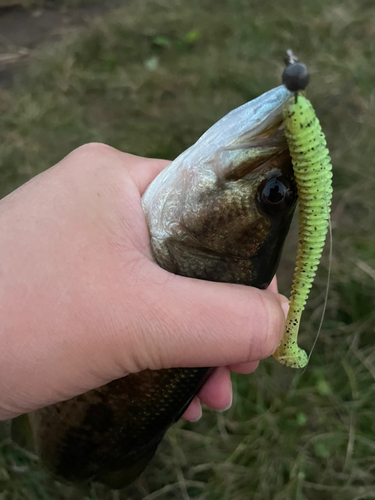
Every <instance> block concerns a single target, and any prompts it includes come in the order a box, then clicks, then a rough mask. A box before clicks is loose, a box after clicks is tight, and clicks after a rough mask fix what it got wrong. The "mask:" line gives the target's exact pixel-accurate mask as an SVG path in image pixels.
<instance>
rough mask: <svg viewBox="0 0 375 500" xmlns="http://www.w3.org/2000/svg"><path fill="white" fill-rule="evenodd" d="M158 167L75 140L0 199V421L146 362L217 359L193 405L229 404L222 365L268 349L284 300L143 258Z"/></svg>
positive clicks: (243, 366)
mask: <svg viewBox="0 0 375 500" xmlns="http://www.w3.org/2000/svg"><path fill="white" fill-rule="evenodd" d="M167 164H168V162H166V161H163V160H150V159H145V158H139V157H136V156H132V155H129V154H125V153H121V152H119V151H117V150H115V149H112V148H110V147H108V146H105V145H101V144H90V145H86V146H83V147H81V148H79V149H77V150H75V151H73V153H71V154H70V155H68V156H67V157H66V158H64V159H63V160H62V161H61V162H60V163H59V164H57V165H56V166H54V167H52V168H51V169H49V170H47V171H46V172H44V173H43V174H40V175H38V176H37V177H35V178H34V179H32V180H31V181H30V182H28V183H27V184H25V185H24V186H22V187H21V188H19V189H18V190H16V191H15V192H13V193H12V194H11V195H9V196H8V197H6V198H4V199H3V200H2V201H1V202H0V227H1V228H2V237H1V241H0V276H1V280H0V317H1V324H0V345H1V354H0V419H7V418H11V417H14V416H16V415H18V414H20V413H25V412H29V411H32V410H35V409H37V408H40V407H43V406H46V405H49V404H52V403H56V402H58V401H63V400H66V399H69V398H71V397H73V396H76V395H78V394H80V393H83V392H86V391H88V390H90V389H93V388H95V387H99V386H101V385H104V384H106V383H108V382H109V381H111V380H114V379H117V378H120V377H122V376H125V375H126V374H128V373H135V372H138V371H140V370H144V369H146V368H150V369H160V368H171V367H179V366H181V367H182V366H219V367H220V368H218V369H217V370H216V371H215V373H214V375H213V376H212V377H211V378H210V379H209V380H208V382H207V383H206V384H205V386H204V387H203V388H202V389H201V391H200V393H199V396H198V397H197V398H195V399H194V400H193V402H192V404H191V405H190V407H189V408H188V410H187V411H186V413H185V418H187V419H190V420H196V419H197V418H199V415H200V412H201V409H200V402H199V401H202V402H203V403H205V404H207V405H208V406H210V407H212V408H215V409H223V408H225V407H227V406H228V405H229V404H230V402H231V383H230V375H229V369H232V370H235V371H238V372H241V373H249V372H251V371H253V370H254V369H255V368H256V366H257V364H258V361H259V360H260V359H262V358H265V357H267V356H270V355H271V354H272V353H273V352H274V350H275V349H276V347H277V345H278V343H279V341H280V339H281V336H282V330H283V326H284V321H285V315H284V313H283V309H282V307H281V305H283V307H285V306H286V305H287V301H286V299H285V298H283V297H282V296H280V295H278V293H277V288H276V284H275V283H273V285H272V286H270V287H269V289H268V290H263V291H261V290H257V289H255V288H252V287H245V286H241V285H231V284H224V283H212V282H206V281H201V280H195V279H190V278H184V277H181V276H175V275H173V274H170V273H168V272H167V271H165V270H163V269H161V268H160V267H159V266H158V265H157V264H155V263H154V262H153V260H152V257H151V253H150V247H149V234H148V230H147V226H146V223H145V218H144V214H143V211H142V207H141V196H142V194H143V192H144V191H145V189H146V187H147V186H148V184H149V183H150V182H151V181H152V180H153V179H154V178H155V177H156V175H157V174H158V173H159V172H160V171H161V170H162V169H163V168H164V167H165V166H166V165H167Z"/></svg>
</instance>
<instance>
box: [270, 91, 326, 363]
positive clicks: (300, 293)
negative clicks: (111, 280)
mask: <svg viewBox="0 0 375 500" xmlns="http://www.w3.org/2000/svg"><path fill="white" fill-rule="evenodd" d="M284 128H285V136H286V138H287V142H288V147H289V151H290V155H291V157H292V163H293V169H294V175H295V180H296V184H297V190H298V202H299V239H298V250H297V262H296V268H295V273H294V281H293V286H292V292H291V297H290V309H289V313H288V316H287V319H286V325H285V330H284V335H283V339H282V341H281V343H280V345H279V347H278V348H277V350H276V352H275V353H274V357H275V358H276V359H277V360H278V361H279V362H280V363H282V364H284V365H287V366H290V367H292V368H303V367H304V366H306V364H307V362H308V356H307V354H306V352H305V351H304V350H303V349H301V348H300V347H298V344H297V336H298V329H299V324H300V320H301V315H302V311H303V309H304V308H305V304H306V301H307V297H308V294H309V291H310V289H311V286H312V283H313V281H314V277H315V274H316V270H317V268H318V264H319V261H320V258H321V255H322V251H323V246H324V242H325V238H326V234H327V228H328V224H329V214H330V206H331V199H332V166H331V162H330V157H329V152H328V149H327V147H326V140H325V137H324V134H323V132H322V129H321V126H320V123H319V121H318V119H317V117H316V115H315V111H314V109H313V107H312V105H311V103H310V101H308V99H306V98H305V97H303V96H302V95H299V96H297V95H296V97H295V98H292V99H290V101H288V103H287V104H286V106H285V108H284Z"/></svg>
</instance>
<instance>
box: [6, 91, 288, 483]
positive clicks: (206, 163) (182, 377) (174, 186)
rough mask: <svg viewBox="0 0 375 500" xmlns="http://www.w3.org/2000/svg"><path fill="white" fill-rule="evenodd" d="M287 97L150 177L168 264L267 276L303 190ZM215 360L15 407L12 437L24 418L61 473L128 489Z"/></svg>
mask: <svg viewBox="0 0 375 500" xmlns="http://www.w3.org/2000/svg"><path fill="white" fill-rule="evenodd" d="M290 95H291V93H290V92H289V91H288V90H287V89H285V88H284V87H278V88H276V89H273V90H271V91H269V92H267V93H265V94H263V95H262V96H260V97H259V98H257V99H255V100H253V101H251V102H249V103H247V104H245V105H243V106H241V107H240V108H237V109H235V110H233V111H232V112H231V113H229V114H228V115H227V116H225V117H224V118H223V119H221V120H220V121H219V122H217V123H216V124H215V125H213V127H211V128H210V129H209V130H208V131H207V132H206V133H205V134H204V135H203V136H202V137H201V138H200V139H199V140H198V142H197V143H196V144H195V145H193V146H192V147H191V148H189V149H188V150H187V151H185V152H184V153H182V154H181V155H180V156H179V157H178V158H177V159H176V160H175V161H174V162H172V164H171V165H170V166H169V167H167V168H166V169H165V170H164V171H163V172H162V173H161V174H160V175H159V176H158V177H157V178H156V179H155V180H154V182H153V183H152V184H151V185H150V186H149V188H148V189H147V191H146V193H145V194H144V197H143V209H144V212H145V217H146V220H147V224H148V227H149V230H150V242H151V249H152V254H153V257H154V259H155V261H156V262H157V263H158V264H159V265H160V266H161V267H163V268H164V269H166V270H168V271H170V272H172V273H176V274H180V275H183V276H189V277H193V278H199V279H206V280H211V281H223V282H231V283H241V284H245V285H252V286H256V287H259V288H266V287H267V286H268V284H269V283H270V281H271V280H272V278H273V276H274V274H275V272H276V268H277V265H278V262H279V258H280V254H281V250H282V246H283V242H284V239H285V237H286V234H287V232H288V229H289V224H290V221H291V218H292V215H293V210H294V206H295V202H296V196H297V195H296V188H295V185H294V181H293V170H292V166H291V160H290V156H289V152H288V149H287V144H286V140H285V137H284V133H283V128H282V109H283V106H284V104H285V102H287V100H288V99H289V98H290ZM212 370H213V369H212V368H173V369H166V370H158V371H150V370H146V371H143V372H140V373H137V374H131V375H128V376H126V377H124V378H121V379H119V380H115V381H113V382H111V383H109V384H107V385H105V386H103V387H99V388H98V389H94V390H92V391H89V392H87V393H85V394H82V395H79V396H77V397H74V398H72V399H70V400H68V401H64V402H62V403H58V404H55V405H51V406H48V407H46V408H42V409H40V410H38V411H36V412H34V413H32V414H29V415H27V416H26V417H25V416H21V417H19V419H16V420H15V421H14V437H15V439H16V440H17V434H18V435H19V436H21V433H18V432H17V428H21V424H22V423H25V422H22V420H23V421H25V418H26V419H27V421H28V425H30V430H31V432H32V435H33V436H32V437H33V442H34V446H35V450H36V452H37V453H38V454H39V455H40V457H41V459H42V462H43V463H44V466H45V467H46V468H47V469H48V470H49V471H50V472H51V473H52V474H53V475H55V476H57V477H58V478H62V479H64V480H67V481H72V482H75V481H87V480H93V481H98V482H102V483H104V484H106V485H108V486H110V487H112V488H120V487H123V486H124V485H126V484H128V483H130V482H132V481H133V480H134V479H135V478H136V477H137V476H138V475H139V474H140V473H141V472H142V470H143V469H144V468H145V467H146V465H147V463H148V462H149V460H150V459H151V458H152V456H153V454H154V452H155V450H156V448H157V446H158V444H159V442H160V440H161V439H162V437H163V436H164V434H165V432H166V431H167V429H168V427H169V426H170V425H171V424H172V423H173V422H175V421H176V420H178V419H179V418H180V416H181V415H182V414H183V412H184V411H185V409H186V408H187V406H188V405H189V403H190V402H191V400H192V399H193V397H194V396H195V395H196V394H197V392H198V391H199V389H200V388H201V386H202V385H203V383H204V382H205V381H206V380H207V378H208V377H209V375H210V373H211V372H212ZM23 444H25V442H24V443H23Z"/></svg>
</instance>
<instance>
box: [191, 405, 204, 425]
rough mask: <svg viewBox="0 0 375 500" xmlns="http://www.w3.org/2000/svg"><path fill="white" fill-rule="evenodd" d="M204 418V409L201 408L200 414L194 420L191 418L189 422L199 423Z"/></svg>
mask: <svg viewBox="0 0 375 500" xmlns="http://www.w3.org/2000/svg"><path fill="white" fill-rule="evenodd" d="M201 418H202V407H199V413H197V416H196V417H194V418H189V422H198V420H200V419H201Z"/></svg>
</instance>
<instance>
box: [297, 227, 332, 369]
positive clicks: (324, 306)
mask: <svg viewBox="0 0 375 500" xmlns="http://www.w3.org/2000/svg"><path fill="white" fill-rule="evenodd" d="M328 239H329V253H328V273H327V285H326V289H325V294H324V302H323V311H322V316H321V318H320V323H319V326H318V331H317V333H316V335H315V339H314V342H313V345H312V346H311V349H310V353H309V355H308V362H309V361H310V358H311V355H312V353H313V351H314V349H315V346H316V343H317V341H318V338H319V335H320V333H321V331H322V327H323V322H324V316H325V313H326V310H327V304H328V296H329V288H330V284H331V268H332V255H333V251H332V247H333V239H332V223H331V217H330V218H329V222H328ZM307 366H308V365H306V366H305V368H304V369H303V371H302V373H301V375H304V373H305V372H306V370H307Z"/></svg>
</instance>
